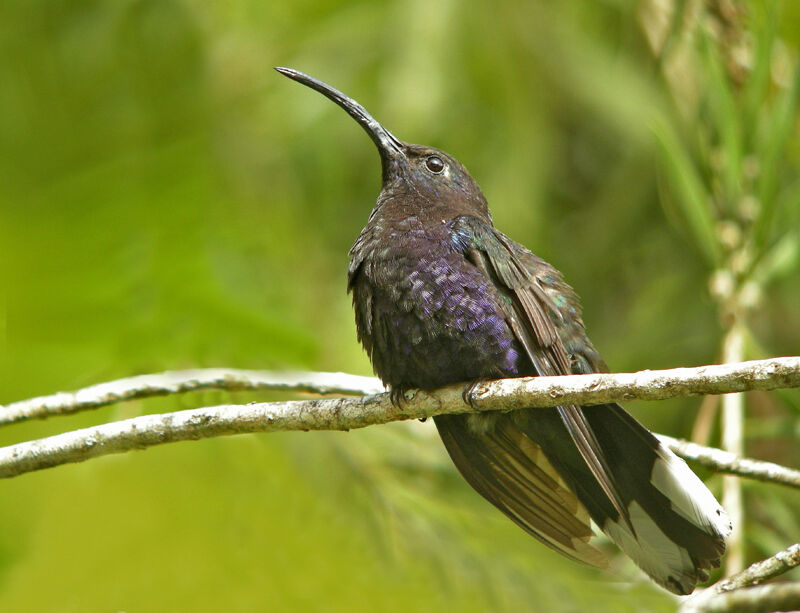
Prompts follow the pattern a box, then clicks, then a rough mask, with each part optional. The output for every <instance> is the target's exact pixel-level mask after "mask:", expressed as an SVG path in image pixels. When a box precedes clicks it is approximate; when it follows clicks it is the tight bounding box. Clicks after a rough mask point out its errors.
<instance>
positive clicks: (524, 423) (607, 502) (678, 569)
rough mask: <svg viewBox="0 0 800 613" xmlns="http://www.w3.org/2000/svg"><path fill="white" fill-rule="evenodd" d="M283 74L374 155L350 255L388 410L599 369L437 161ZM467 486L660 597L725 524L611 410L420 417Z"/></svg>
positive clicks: (667, 459)
mask: <svg viewBox="0 0 800 613" xmlns="http://www.w3.org/2000/svg"><path fill="white" fill-rule="evenodd" d="M276 70H277V71H278V72H280V73H281V74H283V75H285V76H287V77H289V78H290V79H293V80H295V81H298V82H299V83H302V84H303V85H306V86H308V87H310V88H312V89H314V90H316V91H318V92H319V93H321V94H323V95H324V96H326V97H328V98H329V99H331V100H332V101H333V102H335V103H336V104H338V105H339V106H340V107H342V108H343V109H344V110H345V111H347V113H348V114H349V115H350V116H351V117H352V118H353V119H355V120H356V122H358V123H359V124H360V125H361V127H362V128H364V130H366V132H367V134H369V136H370V137H371V138H372V140H373V142H374V143H375V145H376V146H377V148H378V152H379V154H380V158H381V168H382V187H381V192H380V195H379V196H378V200H377V203H376V204H375V206H374V208H373V209H372V212H371V213H370V216H369V220H368V221H367V224H366V226H364V228H363V229H362V230H361V233H360V234H359V235H358V238H357V239H356V241H355V244H354V245H353V247H352V248H351V249H350V265H349V268H348V285H347V287H348V290H349V291H350V292H351V293H352V295H353V306H354V308H355V314H356V328H357V332H358V339H359V341H361V344H362V345H363V346H364V349H365V350H366V351H367V354H368V355H369V358H370V360H371V361H372V365H373V368H374V370H375V373H376V374H377V375H378V376H379V377H380V378H381V380H382V381H383V382H384V383H385V384H386V385H388V386H390V388H391V390H392V394H393V398H394V399H398V398H399V397H400V396H401V395H402V393H403V392H404V391H405V390H408V389H411V388H420V389H424V390H432V389H435V388H438V387H441V386H444V385H448V384H452V383H458V382H465V383H466V384H469V383H470V382H475V381H479V380H484V379H493V378H502V377H521V376H536V375H565V374H579V373H591V372H605V371H607V367H606V365H605V363H604V362H603V360H602V359H601V358H600V356H599V355H598V353H597V351H596V350H595V348H594V346H593V345H592V343H591V342H590V341H589V339H588V337H587V336H586V333H585V330H584V325H583V321H582V320H581V310H580V305H579V302H578V298H577V296H576V294H575V292H574V291H573V290H572V288H571V287H570V286H569V285H567V284H566V283H565V282H564V280H563V278H562V276H561V274H560V273H559V272H558V271H557V270H556V269H555V268H553V267H552V266H551V265H550V264H548V263H547V262H545V261H543V260H542V259H540V258H538V257H537V256H535V255H534V254H533V253H531V252H530V251H529V250H528V249H526V248H525V247H524V246H522V245H520V244H519V243H516V242H514V241H513V240H511V239H510V238H508V237H507V236H505V235H504V234H503V233H501V232H500V231H499V230H497V229H496V228H495V227H494V225H493V224H492V218H491V214H490V213H489V207H488V204H487V202H486V198H485V197H484V195H483V193H482V192H481V189H480V187H478V184H477V183H476V182H475V180H474V179H473V178H472V177H471V176H470V174H469V173H468V172H467V170H466V168H464V166H463V165H462V164H460V163H459V162H458V161H457V160H455V159H454V158H453V157H452V156H450V155H448V154H447V153H445V152H443V151H440V150H438V149H434V148H432V147H426V146H422V145H413V144H409V143H405V142H403V141H400V140H398V139H397V138H396V137H395V136H393V135H392V134H391V133H390V132H389V131H388V130H386V129H385V128H384V127H383V126H382V125H381V124H379V123H378V122H377V121H376V120H375V119H374V118H373V117H372V116H371V115H370V114H369V113H367V111H366V110H365V109H364V107H362V106H361V105H360V104H358V103H357V102H356V101H355V100H353V99H352V98H349V97H348V96H346V95H344V94H343V93H341V92H340V91H338V90H336V89H334V88H332V87H330V86H329V85H327V84H325V83H323V82H321V81H319V80H317V79H315V78H313V77H310V76H308V75H306V74H304V73H302V72H299V71H297V70H293V69H291V68H276ZM434 421H435V423H436V427H437V429H438V431H439V435H440V436H441V438H442V441H443V442H444V445H445V447H446V449H447V451H448V453H449V454H450V457H451V459H452V460H453V463H454V464H455V465H456V468H457V469H458V470H459V472H460V473H461V475H462V476H463V477H464V479H466V481H467V482H468V483H469V484H470V485H471V486H472V487H473V488H474V489H475V490H476V491H477V492H478V493H479V494H481V495H482V496H483V497H484V498H486V499H487V500H488V501H489V502H491V503H492V504H493V505H494V506H495V507H497V508H498V509H499V510H500V511H502V512H503V513H504V514H505V515H507V516H508V517H509V518H510V519H511V520H512V521H513V522H515V523H516V524H517V525H519V526H520V527H521V528H522V529H523V530H525V531H526V532H527V533H528V534H530V535H531V536H533V537H534V538H536V539H538V540H539V541H541V542H542V543H544V544H545V545H547V546H548V547H551V548H552V549H554V550H556V551H558V552H559V553H561V554H563V555H565V556H567V557H569V558H571V559H573V560H576V561H580V562H584V563H587V564H590V565H595V566H601V567H602V566H604V565H605V564H606V558H605V555H604V554H603V553H602V552H601V551H600V550H599V549H597V548H596V547H595V546H594V545H593V544H592V542H591V539H592V537H593V536H594V533H593V530H592V526H591V522H590V520H591V521H594V523H595V524H596V525H597V526H598V527H599V529H600V530H602V531H603V532H604V533H605V534H606V535H607V536H608V537H609V538H610V539H611V540H612V541H614V542H615V543H616V544H617V545H618V546H619V547H620V548H621V549H622V550H623V551H624V552H625V553H626V554H627V555H629V556H630V557H631V558H632V559H633V561H634V562H636V564H638V565H639V567H641V568H642V570H644V571H645V572H646V573H647V574H648V575H649V576H650V577H651V578H652V579H653V580H655V581H656V582H657V583H658V584H659V585H661V586H663V587H665V588H666V589H668V590H670V591H672V592H674V593H676V594H689V593H690V592H692V590H693V589H694V587H695V585H696V584H697V583H698V582H699V581H706V580H708V577H709V575H708V571H709V569H710V568H712V567H717V566H719V563H720V557H721V556H722V554H723V552H724V550H725V538H726V536H727V535H728V534H729V533H730V530H731V526H730V521H729V519H728V517H727V515H726V513H725V511H724V510H723V509H722V507H721V506H720V505H719V503H718V502H717V501H716V499H715V498H714V496H713V495H712V494H711V492H709V491H708V489H707V488H706V486H705V485H704V484H703V483H702V481H700V479H699V478H698V477H697V476H696V475H695V474H694V473H693V472H692V471H691V470H690V469H689V467H688V466H687V465H686V464H685V462H684V461H683V460H681V459H680V458H678V457H677V456H676V455H674V454H673V453H672V452H671V451H670V450H668V449H667V448H666V447H664V446H663V445H662V444H661V443H660V442H659V441H658V439H657V438H656V437H655V436H653V434H651V433H650V432H649V431H648V430H647V429H646V428H645V427H644V426H642V425H641V424H639V423H638V422H637V421H636V420H635V419H634V418H633V417H631V416H630V415H629V414H628V413H627V412H626V411H625V410H624V409H623V408H622V407H620V406H619V405H618V404H604V405H598V406H583V407H581V406H559V407H554V408H551V409H542V408H538V409H535V408H531V409H523V410H517V411H511V412H506V413H502V412H497V411H492V412H485V413H476V414H469V415H441V416H437V417H435V418H434Z"/></svg>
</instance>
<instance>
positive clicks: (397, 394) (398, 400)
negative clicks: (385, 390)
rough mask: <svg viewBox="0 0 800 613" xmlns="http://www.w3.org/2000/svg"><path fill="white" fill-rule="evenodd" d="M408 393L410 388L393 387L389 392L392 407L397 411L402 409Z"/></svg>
mask: <svg viewBox="0 0 800 613" xmlns="http://www.w3.org/2000/svg"><path fill="white" fill-rule="evenodd" d="M406 391H408V388H405V387H400V386H398V387H393V388H392V389H391V390H390V391H389V399H390V400H391V401H392V406H393V407H395V408H396V409H402V408H403V403H405V401H406Z"/></svg>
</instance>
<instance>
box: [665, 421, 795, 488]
mask: <svg viewBox="0 0 800 613" xmlns="http://www.w3.org/2000/svg"><path fill="white" fill-rule="evenodd" d="M657 436H658V438H660V439H661V442H662V443H664V444H665V445H666V446H667V447H669V448H670V449H672V451H674V452H675V453H676V454H677V455H679V456H680V457H682V458H683V459H684V460H692V461H694V462H697V463H698V464H701V465H702V466H705V467H706V468H710V469H711V470H713V471H716V472H720V473H728V474H731V475H739V476H740V477H749V478H750V479H755V480H757V481H769V482H771V483H781V484H783V485H788V486H790V487H797V488H800V471H798V470H793V469H791V468H787V467H785V466H781V465H780V464H773V463H772V462H763V461H761V460H751V459H750V458H743V457H740V456H737V455H736V454H734V453H731V452H729V451H723V450H722V449H715V448H713V447H704V446H702V445H698V444H696V443H690V442H689V441H683V440H679V439H677V438H672V437H671V436H666V435H664V434H659V435H657Z"/></svg>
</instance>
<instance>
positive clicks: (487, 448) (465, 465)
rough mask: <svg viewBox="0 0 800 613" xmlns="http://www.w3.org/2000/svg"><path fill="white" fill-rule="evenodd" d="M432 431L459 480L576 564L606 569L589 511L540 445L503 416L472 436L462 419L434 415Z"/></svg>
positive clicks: (466, 422) (532, 534) (459, 416)
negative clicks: (445, 449)
mask: <svg viewBox="0 0 800 613" xmlns="http://www.w3.org/2000/svg"><path fill="white" fill-rule="evenodd" d="M435 422H436V427H437V428H438V430H439V434H440V435H441V437H442V442H444V444H445V447H446V448H447V451H448V453H449V454H450V457H451V458H452V459H453V462H454V464H455V465H456V467H457V468H458V470H459V472H460V473H461V475H462V476H463V477H464V478H465V479H466V481H467V482H468V483H469V484H470V485H471V486H472V487H473V488H475V490H476V491H477V492H478V493H479V494H480V495H481V496H483V497H484V498H486V499H487V500H488V501H490V502H491V503H492V504H493V505H494V506H496V507H497V508H498V509H500V510H501V511H502V512H503V513H504V514H505V515H507V516H508V517H509V518H510V519H511V520H512V521H513V522H514V523H516V524H517V525H518V526H520V527H521V528H522V529H523V530H525V531H526V532H527V533H528V534H530V535H531V536H533V537H534V538H536V539H537V540H539V541H541V542H542V543H544V544H545V545H547V546H548V547H550V548H551V549H554V550H555V551H557V552H559V553H560V554H562V555H565V556H566V557H568V558H570V559H572V560H575V561H577V562H583V563H584V564H588V565H591V566H597V567H605V566H606V565H607V560H606V557H605V555H604V554H603V553H602V552H601V551H600V550H599V549H596V548H595V547H594V546H593V545H592V544H590V540H591V539H592V538H593V536H594V532H593V531H592V527H591V522H590V517H589V512H588V511H587V510H586V507H584V505H583V504H581V502H580V501H579V500H578V498H577V496H576V495H575V494H574V493H573V492H572V491H571V490H570V489H569V487H567V485H566V483H565V482H564V480H563V479H562V478H561V477H560V476H559V474H558V473H557V472H556V470H555V469H554V468H553V466H552V465H551V464H550V461H549V460H548V459H547V456H545V454H544V452H542V449H541V447H540V446H539V445H537V444H536V443H534V442H533V441H532V440H531V439H530V438H529V437H528V436H527V435H526V434H525V432H524V431H523V430H521V429H520V428H518V427H516V424H515V423H514V421H513V420H512V419H511V418H510V417H508V416H500V419H497V420H495V422H494V424H493V428H492V430H491V432H486V433H485V434H484V435H482V436H476V435H475V433H474V432H472V431H471V428H470V424H469V421H468V420H467V419H464V416H463V415H439V416H437V417H436V418H435Z"/></svg>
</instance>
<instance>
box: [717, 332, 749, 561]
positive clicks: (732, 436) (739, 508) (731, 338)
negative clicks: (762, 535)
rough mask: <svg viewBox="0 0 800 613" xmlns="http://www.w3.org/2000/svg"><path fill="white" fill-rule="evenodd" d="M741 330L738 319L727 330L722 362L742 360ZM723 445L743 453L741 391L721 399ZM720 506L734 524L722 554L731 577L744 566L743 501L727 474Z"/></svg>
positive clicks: (739, 488) (737, 484)
mask: <svg viewBox="0 0 800 613" xmlns="http://www.w3.org/2000/svg"><path fill="white" fill-rule="evenodd" d="M744 332H745V331H744V325H743V324H742V323H741V322H738V321H737V322H735V323H734V324H733V326H732V327H731V328H730V330H728V333H727V334H726V335H725V342H724V343H723V348H722V361H723V362H726V363H736V362H740V361H741V360H742V358H743V357H744ZM722 448H723V449H724V450H726V451H729V452H731V453H732V454H734V455H735V456H741V455H743V454H744V394H729V395H727V396H723V398H722ZM722 506H723V507H725V510H726V511H727V512H728V516H729V517H730V519H731V524H732V525H733V531H732V532H731V534H730V536H729V537H728V553H727V555H726V556H725V576H731V575H734V574H736V573H738V572H740V571H741V570H742V569H743V568H744V532H743V530H744V504H743V501H742V483H741V481H739V479H736V478H734V477H732V476H730V475H728V476H726V477H725V478H724V479H723V480H722Z"/></svg>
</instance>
